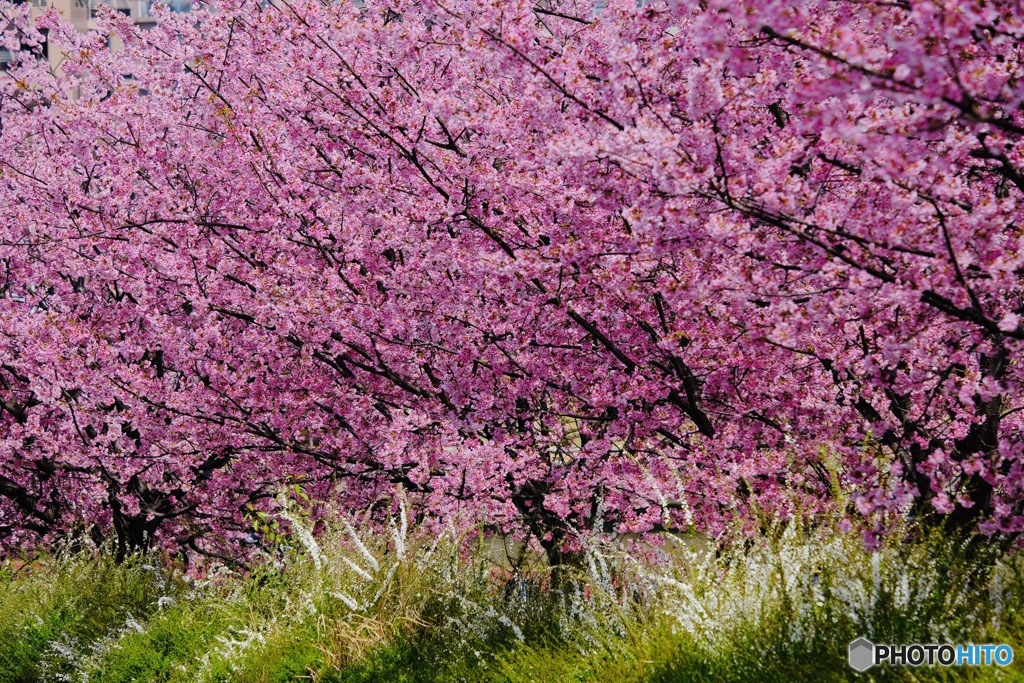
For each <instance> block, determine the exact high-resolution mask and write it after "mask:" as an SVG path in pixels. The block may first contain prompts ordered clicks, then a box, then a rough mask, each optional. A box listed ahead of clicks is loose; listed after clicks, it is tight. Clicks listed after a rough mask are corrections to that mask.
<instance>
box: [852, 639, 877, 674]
mask: <svg viewBox="0 0 1024 683" xmlns="http://www.w3.org/2000/svg"><path fill="white" fill-rule="evenodd" d="M874 665H875V644H874V643H872V642H871V641H870V640H868V639H867V638H858V639H857V640H855V641H853V642H852V643H850V667H851V668H853V670H854V671H867V670H868V669H870V668H871V667H873V666H874Z"/></svg>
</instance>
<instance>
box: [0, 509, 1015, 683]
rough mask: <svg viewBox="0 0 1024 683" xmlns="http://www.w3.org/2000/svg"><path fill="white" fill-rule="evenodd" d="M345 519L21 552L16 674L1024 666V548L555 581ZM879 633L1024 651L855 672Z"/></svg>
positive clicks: (768, 677) (780, 540)
mask: <svg viewBox="0 0 1024 683" xmlns="http://www.w3.org/2000/svg"><path fill="white" fill-rule="evenodd" d="M337 526H338V528H337V529H336V530H335V531H333V532H329V533H327V534H326V535H325V536H323V537H321V538H319V539H317V540H313V539H312V537H311V536H309V535H308V534H306V533H304V532H297V531H293V533H292V534H291V535H290V537H289V538H290V541H291V547H290V549H289V550H287V551H286V552H285V553H284V554H283V555H281V556H277V557H274V558H267V560H266V561H265V563H263V564H262V565H260V566H259V568H257V569H255V570H254V571H252V572H251V573H249V574H248V575H245V576H243V575H241V574H238V573H232V572H229V571H226V570H223V571H219V572H214V573H211V574H210V575H208V576H207V577H206V578H204V579H203V580H201V581H195V580H190V579H187V578H185V577H183V576H181V575H180V574H177V573H175V572H174V571H172V570H167V569H164V568H163V563H162V562H161V561H159V558H156V557H136V558H132V559H130V560H129V561H127V562H125V563H122V564H120V565H118V564H115V563H114V562H113V561H112V560H111V558H110V557H109V556H108V555H106V554H104V553H102V552H84V553H83V552H79V553H77V554H62V555H59V556H51V557H42V558H38V559H37V560H36V561H33V562H31V563H29V564H28V565H26V566H23V567H20V568H18V569H17V570H15V569H14V567H16V566H18V565H17V564H16V563H11V562H8V564H7V565H6V568H4V569H3V570H0V683H14V682H30V681H90V682H91V683H99V682H103V683H115V682H117V683H122V682H127V681H181V682H186V681H187V682H189V683H195V682H200V681H211V682H212V681H224V682H227V681H252V682H257V681H259V682H270V681H281V682H283V681H299V680H313V681H320V682H321V683H328V682H332V683H341V682H345V683H355V682H361V683H362V682H365V683H370V682H377V681H380V682H384V681H387V682H409V683H411V682H420V681H422V682H427V681H507V682H519V681H544V682H545V683H554V682H556V681H616V682H628V681H651V682H668V681H780V682H781V681H787V682H788V681H798V680H808V681H810V680H814V681H842V680H859V681H868V680H894V681H895V680H900V681H952V680H1005V681H1016V680H1022V681H1024V665H1022V663H1021V658H1024V639H1022V634H1024V611H1022V609H1024V575H1022V570H1024V563H1022V562H1021V560H1020V559H1019V558H1005V557H1004V558H1001V559H999V560H998V561H995V562H993V561H992V560H991V558H988V559H977V558H976V557H975V558H974V559H969V554H968V553H966V552H965V551H964V549H963V548H962V547H961V546H959V545H958V544H956V543H952V542H950V541H947V540H943V539H941V538H938V537H935V536H929V537H926V538H924V539H917V540H913V541H912V540H909V537H908V538H907V539H905V540H903V541H902V542H899V543H896V542H893V543H890V544H889V545H888V546H887V547H886V548H885V549H884V550H882V551H881V552H878V553H875V554H869V553H867V552H865V550H864V548H863V545H862V543H861V542H860V540H859V538H857V537H855V536H844V535H836V534H832V533H829V534H825V533H810V532H807V531H801V532H797V531H796V530H795V529H793V528H790V529H788V530H781V529H780V530H779V531H778V533H775V534H772V535H771V537H765V538H762V539H760V540H759V542H757V543H754V544H746V546H745V547H743V546H736V547H733V548H730V549H727V550H725V551H723V552H720V553H719V554H718V555H717V556H716V555H715V554H711V553H705V554H697V553H693V552H690V551H688V550H687V549H686V547H685V546H683V545H679V544H676V545H674V546H671V547H668V548H666V549H662V550H660V551H655V550H650V549H648V550H647V552H645V553H639V552H636V551H633V552H628V551H627V549H624V548H623V547H622V546H619V545H615V544H611V543H609V544H607V545H606V546H604V547H592V548H590V549H589V550H588V551H587V552H586V553H585V554H584V556H583V559H582V561H581V566H580V568H579V569H578V570H577V571H576V572H574V574H573V577H572V579H571V580H566V581H562V582H561V583H560V584H559V588H558V589H553V588H552V587H551V585H550V584H551V582H550V581H549V578H550V576H549V574H548V572H547V571H546V569H545V568H544V567H543V566H540V565H539V564H538V565H534V566H527V567H524V568H522V570H521V571H519V572H509V571H507V569H502V568H500V567H497V566H495V564H494V563H493V562H492V561H491V560H490V559H489V558H488V556H487V554H486V553H484V552H478V553H475V554H474V553H472V552H469V553H467V552H466V545H467V544H466V542H465V539H459V538H455V537H454V536H453V535H442V536H441V537H440V538H438V537H437V536H434V537H432V538H429V539H428V538H421V537H418V535H417V534H416V533H407V532H406V531H404V529H403V528H401V527H402V525H401V524H396V527H395V528H394V529H393V533H392V534H391V536H390V537H381V536H380V535H377V536H372V535H369V534H360V533H358V532H356V531H355V530H354V529H351V528H350V527H347V526H346V525H345V524H343V523H339V524H338V525H337ZM295 528H296V529H298V528H299V527H295ZM371 538H372V539H375V540H372V541H371V540H370V539H371ZM642 556H643V557H642ZM860 635H865V636H868V637H869V638H872V639H873V640H875V642H892V643H910V642H946V641H949V642H977V643H986V642H1008V643H1010V644H1012V645H1014V647H1015V650H1016V651H1017V653H1018V661H1015V662H1014V663H1013V664H1012V665H1011V666H1009V667H1005V668H998V667H986V668H974V669H972V668H951V669H943V668H941V667H934V668H930V667H922V668H916V669H915V668H911V667H906V668H901V669H888V668H876V669H873V670H872V671H870V672H868V673H866V674H856V673H854V672H853V671H852V670H850V669H849V668H848V667H847V666H846V646H847V643H848V642H850V641H851V640H853V639H854V638H856V637H857V636H860Z"/></svg>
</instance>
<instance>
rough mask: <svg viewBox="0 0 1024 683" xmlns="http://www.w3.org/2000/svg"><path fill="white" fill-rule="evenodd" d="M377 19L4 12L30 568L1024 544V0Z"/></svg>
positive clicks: (11, 510)
mask: <svg viewBox="0 0 1024 683" xmlns="http://www.w3.org/2000/svg"><path fill="white" fill-rule="evenodd" d="M366 5H367V6H366V7H359V6H357V5H356V4H352V3H348V2H335V3H322V2H313V1H310V0H295V1H291V0H288V1H285V0H280V1H279V2H275V3H273V4H270V5H261V4H258V3H253V2H250V1H248V0H225V1H223V2H222V1H217V2H214V3H211V4H210V5H207V6H204V7H203V8H199V9H196V10H195V11H194V12H192V13H190V14H187V15H178V14H173V13H171V12H169V11H167V10H166V9H164V10H161V9H160V8H159V6H158V7H157V8H155V10H154V12H155V13H156V14H157V16H158V18H159V20H158V22H157V24H156V25H155V27H153V28H152V29H151V30H146V31H141V30H139V29H138V28H137V27H135V26H133V25H132V24H131V23H130V21H129V20H128V19H127V18H126V17H124V16H123V15H119V14H117V13H115V12H101V17H100V20H99V28H98V29H97V30H96V31H93V32H92V33H89V34H87V35H81V34H77V33H75V32H74V31H73V30H72V29H71V28H70V27H69V26H68V25H67V24H65V23H64V22H62V20H61V19H60V17H59V16H57V15H56V14H55V13H53V12H50V13H48V14H44V15H43V16H41V17H39V18H37V19H30V18H29V15H28V13H27V11H26V10H25V9H24V8H23V7H18V6H7V7H5V8H4V9H3V12H4V14H5V16H6V17H7V19H8V20H9V27H10V28H9V29H8V30H7V31H6V33H5V34H4V41H5V42H4V46H5V47H7V48H8V49H11V50H14V51H15V54H16V56H17V59H16V61H15V62H14V64H13V65H12V66H11V67H10V68H9V69H8V70H7V71H6V72H5V73H4V74H3V75H4V78H3V79H0V96H2V99H0V122H2V130H0V172H2V175H0V206H3V211H4V217H5V219H6V220H5V222H4V224H3V225H0V263H2V265H3V275H2V279H0V282H2V288H3V289H2V291H3V294H4V297H3V299H0V401H2V402H0V408H2V414H0V449H2V451H0V533H2V535H3V536H4V539H5V543H6V544H8V545H9V546H10V545H18V544H27V543H34V542H38V541H40V540H45V539H49V538H53V537H55V536H58V535H62V534H68V533H92V534H94V535H97V536H103V535H106V534H112V535H113V536H114V537H115V538H116V539H117V542H118V544H119V548H120V549H121V551H122V552H123V551H126V550H128V549H130V548H133V547H139V546H142V545H146V544H148V543H152V542H154V541H157V542H159V543H162V544H164V545H165V546H167V547H172V548H181V549H185V550H187V551H189V552H199V553H204V554H217V555H223V556H226V557H230V556H234V555H236V554H237V553H238V552H239V545H238V539H240V538H242V537H243V536H244V535H245V534H247V533H248V531H249V530H250V529H251V526H252V522H251V519H252V515H253V514H254V513H255V512H257V511H266V510H270V509H273V506H274V504H275V503H274V499H275V496H276V495H278V493H279V492H280V491H281V490H282V489H283V488H286V487H291V488H298V489H299V490H301V491H303V492H304V493H305V494H306V495H308V496H310V497H312V498H313V499H315V500H322V501H328V502H330V503H332V504H334V505H340V506H342V507H344V508H346V509H349V510H366V509H370V510H377V511H383V510H387V509H388V506H390V505H391V501H392V500H393V499H394V497H395V495H396V491H398V490H402V491H404V492H405V493H404V495H406V496H407V497H408V499H409V501H410V503H411V504H412V505H413V506H414V508H415V510H416V511H417V514H418V515H419V517H420V518H421V519H422V520H424V521H425V522H426V523H429V524H440V523H447V522H448V521H456V522H457V523H473V522H477V521H481V520H483V521H484V522H486V523H487V524H490V525H493V526H494V527H496V528H501V529H504V530H510V531H517V530H518V531H524V532H528V533H530V534H532V535H534V536H535V537H537V538H538V539H539V540H540V541H541V543H542V544H543V545H544V547H545V549H546V550H547V551H548V552H549V554H550V555H551V557H552V559H553V560H555V561H559V560H560V558H561V555H560V553H561V552H562V548H563V546H564V543H565V542H566V540H567V539H568V538H569V537H570V536H571V535H572V534H573V533H575V532H576V531H579V530H584V529H595V528H604V529H606V530H614V531H617V532H627V531H647V530H651V529H657V528H663V529H677V528H684V527H688V526H690V525H695V526H696V527H698V528H700V529H703V530H706V531H709V532H711V533H715V532H717V531H718V530H720V529H722V528H723V527H724V526H725V525H727V524H731V523H733V522H737V521H738V522H739V523H745V524H746V525H748V527H751V528H753V527H754V526H756V524H757V520H758V519H759V516H760V515H762V514H782V515H788V514H793V513H794V512H795V511H796V510H803V511H814V510H816V509H821V508H827V507H834V506H839V507H840V511H841V512H845V513H846V514H848V516H849V517H850V518H851V519H853V518H860V519H862V520H863V521H865V522H866V523H867V524H868V525H869V527H868V528H869V530H870V532H871V533H870V534H869V540H874V539H875V538H876V537H877V535H879V534H884V532H885V531H886V530H887V528H888V527H889V525H891V524H892V523H893V522H894V521H895V520H898V519H902V518H905V517H906V516H908V515H910V516H915V517H918V518H926V519H929V520H935V521H937V522H940V523H943V524H947V525H949V526H950V527H951V528H957V529H964V530H980V531H981V532H983V533H985V534H997V535H999V537H1000V538H1003V539H1007V540H1011V539H1013V538H1015V537H1016V536H1017V535H1018V534H1019V533H1020V532H1021V531H1022V530H1024V516H1022V509H1021V508H1022V502H1024V497H1022V492H1021V486H1022V484H1024V473H1022V472H1021V466H1022V457H1021V449H1022V448H1024V445H1022V441H1021V436H1020V426H1021V421H1020V420H1021V413H1020V412H1019V411H1020V408H1021V407H1022V406H1024V395H1022V394H1024V392H1022V391H1021V383H1020V380H1021V377H1020V373H1021V368H1020V366H1019V364H1018V363H1017V355H1018V353H1019V351H1020V346H1021V340H1022V339H1024V326H1022V324H1021V316H1022V315H1024V302H1022V300H1021V286H1020V282H1021V276H1022V274H1024V257H1022V256H1021V244H1020V242H1021V240H1022V233H1021V217H1022V216H1021V208H1020V206H1019V202H1020V200H1021V198H1022V197H1021V193H1022V192H1024V162H1022V154H1024V146H1022V143H1021V133H1022V132H1024V85H1022V82H1021V78H1022V76H1024V71H1022V60H1021V47H1020V46H1021V44H1022V43H1021V37H1022V36H1021V34H1022V31H1024V24H1022V21H1024V10H1022V9H1021V8H1020V7H1018V6H1017V4H1015V3H1013V2H1009V1H1008V0H998V1H995V2H993V1H991V0H989V1H986V2H982V1H981V0H966V1H965V0H940V1H937V2H917V1H911V2H870V1H867V0H864V1H855V0H841V1H838V2H817V1H810V0H808V1H806V2H796V3H794V2H785V3H783V2H774V1H771V0H740V1H731V2H719V1H712V0H706V1H704V0H702V1H701V2H699V3H697V2H692V3H691V2H678V3H673V4H672V5H671V6H669V5H665V4H656V5H651V6H647V7H639V8H638V7H636V6H635V3H633V2H614V1H613V2H611V3H610V6H609V7H608V8H607V9H606V10H604V11H603V12H602V13H601V14H600V15H599V16H598V17H595V16H594V13H593V8H592V6H591V5H589V4H588V3H585V2H546V3H540V4H536V3H534V2H523V1H521V0H511V1H503V2H493V3H443V2H435V1H433V0H422V1H421V2H411V1H409V0H398V1H395V2H390V3H387V4H377V3H372V2H368V3H366ZM44 29H45V30H47V31H48V36H49V41H50V50H51V51H52V50H60V51H61V52H62V53H63V54H65V58H64V59H63V61H62V62H61V65H60V69H59V71H58V72H56V73H54V72H52V71H51V70H50V69H49V66H48V65H47V64H45V63H42V62H40V61H39V60H37V59H35V57H34V55H35V54H37V53H38V50H39V45H40V41H41V34H40V31H41V30H44ZM111 37H116V38H117V41H115V42H116V43H118V44H123V48H121V49H119V50H116V51H111V50H109V49H108V48H107V46H108V44H109V43H110V42H111V41H110V39H111Z"/></svg>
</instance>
